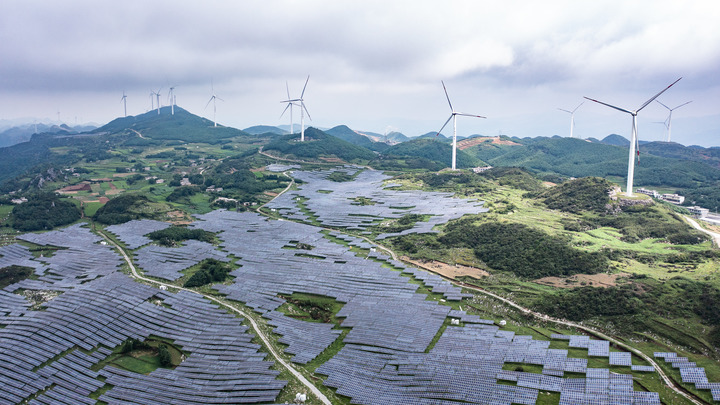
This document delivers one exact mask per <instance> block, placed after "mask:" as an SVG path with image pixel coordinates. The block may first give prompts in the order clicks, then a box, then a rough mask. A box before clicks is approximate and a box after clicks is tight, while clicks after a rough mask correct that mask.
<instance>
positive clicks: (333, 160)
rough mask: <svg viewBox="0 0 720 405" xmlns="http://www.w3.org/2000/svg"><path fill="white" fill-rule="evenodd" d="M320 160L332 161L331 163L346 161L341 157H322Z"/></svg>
mask: <svg viewBox="0 0 720 405" xmlns="http://www.w3.org/2000/svg"><path fill="white" fill-rule="evenodd" d="M320 160H323V161H325V162H330V163H345V162H344V161H343V160H342V159H340V158H330V157H321V158H320Z"/></svg>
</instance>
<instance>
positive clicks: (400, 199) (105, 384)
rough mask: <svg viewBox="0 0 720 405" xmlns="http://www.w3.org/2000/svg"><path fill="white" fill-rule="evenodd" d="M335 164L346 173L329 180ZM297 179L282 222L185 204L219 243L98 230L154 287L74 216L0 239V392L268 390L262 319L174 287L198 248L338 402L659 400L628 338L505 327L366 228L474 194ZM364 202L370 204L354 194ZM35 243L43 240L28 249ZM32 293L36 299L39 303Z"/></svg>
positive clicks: (172, 395)
mask: <svg viewBox="0 0 720 405" xmlns="http://www.w3.org/2000/svg"><path fill="white" fill-rule="evenodd" d="M280 169H293V167H291V166H286V167H280V168H279V169H278V170H280ZM332 173H343V174H344V175H346V176H349V177H351V180H349V181H343V182H337V181H333V180H331V179H330V178H329V176H331V174H332ZM292 176H293V177H294V178H295V179H297V180H302V182H301V183H299V184H298V185H297V187H295V188H293V189H290V190H289V191H287V192H285V193H283V194H281V195H280V196H279V197H278V198H276V199H274V200H273V201H272V202H271V203H269V204H267V205H266V207H265V208H267V209H270V210H274V211H273V212H274V213H276V214H277V215H280V216H282V217H283V218H284V219H282V220H280V219H274V218H270V217H268V216H264V215H261V214H259V213H255V212H235V211H228V210H215V211H211V212H209V213H206V214H202V215H196V216H195V221H194V222H193V223H192V224H190V225H189V228H191V229H201V230H204V231H207V232H212V233H214V234H216V236H217V242H216V243H215V244H212V243H207V242H200V241H196V240H186V241H183V242H182V243H181V244H180V246H176V247H164V246H159V245H156V244H154V243H152V240H151V239H150V238H148V237H147V235H148V234H149V233H151V232H154V231H158V230H162V229H165V228H166V227H168V226H169V224H167V223H164V222H160V221H150V220H135V221H131V222H127V223H125V224H122V225H112V226H108V227H107V228H105V230H106V231H107V232H108V233H109V234H112V236H113V238H115V239H116V240H118V241H120V242H121V244H122V245H123V246H124V247H123V248H124V249H125V250H126V251H127V253H128V256H129V258H130V259H131V260H132V261H133V263H134V265H135V266H137V268H138V270H139V271H140V272H141V274H143V275H144V276H151V277H153V279H160V280H163V281H162V283H163V284H164V286H163V288H160V284H159V283H152V282H139V281H138V280H136V279H134V278H133V277H132V276H131V275H130V274H129V272H128V270H127V265H126V264H125V260H124V258H123V256H122V255H121V254H120V253H119V252H118V251H117V250H116V249H115V248H114V246H113V244H112V243H106V242H105V239H104V238H103V237H102V236H100V235H99V234H98V233H94V232H93V231H92V229H91V228H90V227H89V226H86V225H82V224H80V225H73V226H70V227H67V228H64V229H61V230H56V231H50V232H45V233H28V234H24V235H21V236H20V237H18V239H19V240H20V242H18V243H15V244H11V245H7V246H3V247H0V268H1V267H6V266H10V265H16V266H24V267H28V268H31V269H32V276H31V277H28V278H26V279H24V280H21V281H19V282H17V283H14V284H12V285H9V286H7V287H5V288H3V289H2V290H0V387H2V388H0V391H2V393H3V395H0V404H15V403H29V404H51V403H52V404H56V403H64V404H96V403H107V404H130V403H133V404H135V403H141V404H165V403H183V404H210V403H212V404H220V403H227V404H239V403H253V404H254V403H257V404H268V403H276V402H277V401H279V400H280V399H279V398H280V396H281V394H282V393H283V392H284V390H286V389H287V387H288V384H290V381H289V380H288V378H289V377H287V375H288V374H282V373H281V371H282V370H283V369H284V367H283V366H282V365H281V364H280V363H279V362H278V361H275V359H274V357H273V356H271V355H270V354H268V350H267V348H264V347H263V346H262V345H261V344H260V343H259V342H260V340H259V339H257V336H256V334H257V333H256V332H255V331H254V330H253V329H251V328H250V327H249V326H247V325H248V324H247V323H246V322H245V321H244V319H243V318H242V317H239V316H236V314H235V313H231V312H230V311H228V310H227V308H225V307H223V306H221V305H219V304H218V303H216V302H214V301H212V300H210V299H208V298H207V297H205V296H203V295H202V294H199V293H198V292H197V291H191V290H186V289H180V288H178V287H180V286H179V285H177V284H173V282H175V281H176V280H178V279H179V278H180V277H182V276H183V274H184V273H183V272H184V271H186V270H188V269H191V268H194V267H197V265H198V264H200V263H201V262H203V261H206V260H208V259H215V260H218V261H220V262H224V263H229V262H232V263H233V269H232V271H231V272H230V274H229V276H230V277H229V278H228V279H227V280H226V281H224V282H221V283H216V284H212V285H211V286H210V288H208V289H207V290H210V291H212V294H213V295H214V296H217V297H221V298H222V300H223V301H224V302H229V303H233V304H234V305H237V306H239V307H242V308H244V309H245V310H247V311H249V312H252V313H253V316H254V317H257V319H259V320H261V322H262V323H263V324H265V325H266V326H267V327H268V328H269V330H270V331H271V332H272V335H273V336H272V339H273V340H274V342H275V344H276V345H277V347H279V348H280V350H282V352H283V355H285V356H287V358H289V359H290V361H291V362H292V363H293V364H294V365H295V366H296V367H298V368H302V367H306V366H307V367H309V368H308V370H309V371H308V372H309V373H312V374H313V375H314V376H315V377H316V381H317V383H316V384H317V385H319V386H322V387H323V389H324V390H326V391H329V392H334V394H335V395H336V396H337V398H341V399H342V400H343V401H345V402H344V403H353V404H355V403H357V404H467V403H473V404H489V403H492V404H535V403H536V402H538V401H539V399H540V396H541V395H547V394H548V393H549V394H552V395H555V397H556V398H557V399H556V402H555V403H559V404H568V405H571V404H660V403H661V401H660V395H659V393H657V392H651V391H647V390H644V389H643V388H642V387H641V386H639V385H638V384H636V383H635V380H634V378H635V376H637V375H640V374H652V373H655V372H656V370H655V368H654V367H653V366H651V365H648V364H647V363H645V362H641V361H640V360H639V359H638V358H637V357H636V356H633V355H631V354H630V353H629V352H624V351H617V350H615V349H614V348H611V344H610V342H608V341H606V340H601V339H598V338H595V337H590V336H588V335H580V334H577V335H575V334H553V335H552V336H550V337H549V338H545V339H543V338H541V337H538V336H531V335H525V334H518V333H516V332H514V331H513V330H511V328H509V327H506V326H505V325H504V323H502V324H500V323H498V322H496V320H494V319H491V317H484V316H483V315H482V314H479V315H478V314H471V313H468V311H467V308H468V306H467V305H464V303H465V302H467V300H469V299H471V298H472V297H473V294H472V293H470V292H469V291H467V290H463V289H462V288H461V287H459V286H457V285H455V284H452V283H450V282H449V281H447V280H446V279H444V278H442V277H440V276H438V275H436V274H432V273H428V272H427V271H425V270H422V269H419V268H415V267H412V266H409V265H407V264H405V263H403V262H400V261H398V260H395V259H393V258H392V257H391V256H390V255H388V254H387V253H385V252H384V251H383V250H382V249H379V248H377V247H376V245H375V244H374V243H371V241H369V240H367V239H365V238H364V235H368V234H370V233H372V231H371V228H372V227H373V226H374V225H377V224H378V223H381V222H383V221H388V220H397V219H399V218H402V217H403V216H405V215H407V214H417V215H420V216H423V218H425V219H427V220H424V221H417V222H415V223H414V224H413V225H412V227H410V228H409V229H406V230H403V231H402V232H404V233H411V232H417V233H427V232H435V230H434V227H435V226H436V225H438V224H444V223H446V222H448V221H449V220H451V219H456V218H460V217H462V216H463V215H466V214H483V213H485V212H487V209H486V208H484V207H483V202H482V201H478V200H473V199H461V198H457V197H456V196H454V195H453V194H452V193H441V192H425V191H403V190H397V189H395V187H393V185H392V184H386V182H387V180H388V179H389V177H388V176H386V175H383V174H382V173H379V172H375V171H370V170H361V169H360V168H356V167H351V166H344V167H339V168H337V169H333V170H318V171H300V170H296V171H295V172H293V174H292ZM359 198H363V199H366V200H367V201H371V202H372V203H371V204H366V205H359V204H356V201H357V200H358V199H359ZM348 230H349V231H353V232H354V234H351V233H348V232H346V231H348ZM393 234H394V233H385V234H383V233H380V234H377V235H376V237H377V238H378V239H384V238H386V237H388V236H391V235H393ZM29 246H33V248H32V249H31V248H30V247H29ZM38 248H45V249H51V248H52V254H50V255H48V256H40V257H38V256H37V255H33V251H34V250H38ZM33 249H34V250H33ZM168 286H169V288H168ZM33 291H34V292H42V293H43V294H45V295H44V296H45V297H46V298H45V299H44V300H41V301H40V302H38V301H37V300H35V301H34V300H33V299H31V298H30V295H28V294H27V293H28V292H33ZM203 292H204V293H207V291H206V290H203ZM298 297H300V298H298ZM303 299H308V300H316V301H317V300H324V301H322V302H327V303H329V304H328V308H335V310H331V309H326V310H324V311H325V312H323V313H322V314H321V315H322V316H317V317H313V318H312V319H307V318H302V317H299V316H295V315H297V314H294V313H292V311H289V310H288V309H287V308H288V307H289V306H291V305H296V306H298V307H302V305H303ZM463 307H464V308H466V310H463V309H462V308H463ZM311 315H312V313H311ZM132 339H134V340H137V341H140V342H143V341H145V342H151V341H158V342H164V343H165V344H167V345H169V346H172V347H173V348H176V350H177V353H178V360H177V362H176V364H173V365H172V367H159V368H156V369H153V370H149V371H147V372H144V373H139V372H136V371H133V370H132V368H130V367H122V364H119V363H116V362H113V361H111V360H112V359H114V358H115V356H117V355H118V353H120V351H119V350H120V349H119V348H121V347H123V345H125V344H126V342H128V341H129V340H132ZM554 345H565V346H566V347H567V349H558V348H553V347H555V346H554ZM551 346H553V347H551ZM578 353H582V354H583V355H582V356H579V357H578ZM655 357H656V358H657V359H659V360H660V361H663V362H666V363H670V364H672V367H674V368H676V369H679V370H680V373H681V374H682V380H683V382H688V383H693V384H695V386H696V387H697V388H698V389H706V390H711V392H712V395H713V398H714V399H715V400H718V399H720V386H719V385H718V384H717V383H713V382H709V381H708V379H707V377H706V375H705V371H704V369H703V368H701V367H697V365H696V364H694V363H692V362H689V361H688V359H687V358H682V357H677V356H676V355H675V353H656V355H655ZM590 359H592V360H590ZM593 361H600V362H603V364H607V366H606V367H595V366H592V364H595V363H592V362H593ZM590 363H592V364H591V365H589V364H590ZM611 367H612V369H613V371H611ZM618 367H622V370H626V371H625V372H616V371H615V370H617V368H618ZM292 395H294V393H292Z"/></svg>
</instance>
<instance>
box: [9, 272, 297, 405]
mask: <svg viewBox="0 0 720 405" xmlns="http://www.w3.org/2000/svg"><path fill="white" fill-rule="evenodd" d="M152 300H159V301H160V302H161V303H162V304H163V305H158V304H155V303H152V302H151V301H152ZM2 322H3V323H4V324H5V325H6V327H5V328H3V329H0V380H1V382H2V384H3V387H12V389H11V390H8V392H7V393H6V395H3V397H2V398H0V403H17V402H20V401H21V400H23V399H27V398H29V397H30V396H33V395H38V396H37V398H36V399H35V400H34V401H33V402H32V403H56V402H62V403H95V400H90V399H89V398H87V396H88V395H89V394H90V393H91V392H94V391H95V390H97V389H98V388H99V387H102V386H103V385H104V384H105V383H108V384H111V385H112V386H113V388H112V389H110V390H109V391H107V392H106V393H105V394H103V395H102V396H101V397H100V400H102V401H106V402H108V403H118V402H122V401H128V402H132V403H137V402H138V401H141V402H143V403H168V402H183V403H203V404H204V403H208V402H213V403H256V402H271V401H273V400H274V399H275V397H276V396H277V394H278V392H279V390H280V389H281V388H282V387H283V386H284V385H285V382H283V381H278V380H276V376H277V374H278V372H277V371H274V370H271V369H270V367H271V366H272V364H273V363H272V362H269V361H265V360H264V358H265V354H263V353H259V352H258V349H259V346H258V345H257V344H254V343H252V342H251V339H252V335H250V334H248V333H246V332H247V327H245V326H242V325H241V324H240V322H239V321H238V319H236V318H235V317H233V316H231V315H229V314H227V313H226V312H225V311H222V310H220V309H218V308H217V307H216V306H215V305H212V304H211V303H210V302H208V301H207V300H205V299H204V298H202V297H200V296H198V295H196V294H192V293H187V292H180V293H177V294H171V293H168V292H161V291H158V290H156V289H154V288H151V287H148V286H145V285H142V284H138V283H135V282H133V281H132V280H130V279H129V278H128V277H127V276H125V275H122V274H120V273H116V274H113V275H109V276H106V277H103V278H101V279H99V280H95V281H93V282H90V283H86V284H84V285H82V286H79V287H77V288H76V289H74V290H72V291H68V292H65V293H64V294H62V295H61V296H59V297H57V298H55V299H54V300H52V301H50V302H48V303H47V310H45V311H28V312H26V313H25V314H24V315H23V316H20V317H14V318H4V319H3V320H2ZM150 335H157V336H161V337H163V338H168V339H173V340H174V341H175V344H178V345H180V346H181V347H182V348H183V350H187V351H189V352H190V355H189V356H188V358H187V359H186V360H185V361H184V362H183V363H182V364H180V366H178V367H177V368H175V369H157V370H155V371H153V372H152V373H150V374H149V375H143V374H137V373H132V372H127V371H123V370H121V369H118V368H115V367H111V366H105V367H104V368H103V369H101V370H100V371H98V372H93V371H92V370H90V366H92V365H93V364H96V363H98V361H99V360H101V359H103V358H104V357H105V356H107V354H109V350H106V349H105V350H106V351H105V352H103V351H101V350H99V348H102V347H115V346H117V345H119V344H120V343H121V342H123V341H124V340H126V339H127V338H129V337H134V338H139V339H145V338H146V337H148V336H150ZM101 345H102V346H101ZM76 348H80V349H82V350H85V351H90V353H91V354H90V355H88V354H87V353H83V352H82V351H79V350H77V349H76ZM56 356H57V357H56ZM52 359H55V360H54V361H53V360H52ZM99 377H104V378H106V381H105V382H102V381H100V380H99V379H98V378H99ZM198 387H202V389H199V388H198ZM3 390H5V389H3Z"/></svg>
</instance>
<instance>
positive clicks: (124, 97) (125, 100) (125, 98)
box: [120, 90, 127, 117]
mask: <svg viewBox="0 0 720 405" xmlns="http://www.w3.org/2000/svg"><path fill="white" fill-rule="evenodd" d="M120 101H122V102H123V106H124V107H125V116H126V117H127V96H126V95H125V91H124V90H123V96H122V97H121V98H120Z"/></svg>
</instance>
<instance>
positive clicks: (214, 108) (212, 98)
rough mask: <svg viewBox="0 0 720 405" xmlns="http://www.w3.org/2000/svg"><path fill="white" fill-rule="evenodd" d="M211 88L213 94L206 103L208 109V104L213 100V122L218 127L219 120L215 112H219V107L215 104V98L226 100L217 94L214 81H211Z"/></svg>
mask: <svg viewBox="0 0 720 405" xmlns="http://www.w3.org/2000/svg"><path fill="white" fill-rule="evenodd" d="M210 88H211V89H212V96H211V97H210V100H208V102H207V104H205V108H206V109H207V108H208V106H209V105H210V102H211V101H212V103H213V123H214V124H215V126H216V127H217V120H215V114H216V113H217V108H216V106H215V100H220V101H225V100H223V99H221V98H220V97H218V96H216V95H215V85H214V84H213V83H212V82H210Z"/></svg>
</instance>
